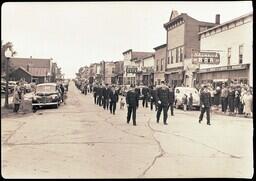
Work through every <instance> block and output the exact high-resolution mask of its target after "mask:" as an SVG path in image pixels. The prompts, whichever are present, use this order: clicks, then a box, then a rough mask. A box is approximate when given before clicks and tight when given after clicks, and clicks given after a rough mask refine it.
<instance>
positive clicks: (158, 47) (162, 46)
mask: <svg viewBox="0 0 256 181" xmlns="http://www.w3.org/2000/svg"><path fill="white" fill-rule="evenodd" d="M166 46H167V44H166V43H165V44H162V45H159V46H157V47H155V48H153V49H154V50H158V49H160V48H164V47H166Z"/></svg>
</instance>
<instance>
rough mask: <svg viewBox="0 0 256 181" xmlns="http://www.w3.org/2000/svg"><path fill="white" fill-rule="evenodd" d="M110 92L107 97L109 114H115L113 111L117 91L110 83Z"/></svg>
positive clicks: (116, 100) (114, 109)
mask: <svg viewBox="0 0 256 181" xmlns="http://www.w3.org/2000/svg"><path fill="white" fill-rule="evenodd" d="M109 90H110V93H109V98H110V106H109V109H110V113H111V114H115V111H116V103H117V102H118V92H117V90H116V89H115V86H114V85H112V88H111V89H110V88H109Z"/></svg>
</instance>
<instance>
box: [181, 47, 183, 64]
mask: <svg viewBox="0 0 256 181" xmlns="http://www.w3.org/2000/svg"><path fill="white" fill-rule="evenodd" d="M182 61H183V47H181V48H180V62H182Z"/></svg>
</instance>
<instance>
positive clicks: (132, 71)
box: [126, 67, 138, 73]
mask: <svg viewBox="0 0 256 181" xmlns="http://www.w3.org/2000/svg"><path fill="white" fill-rule="evenodd" d="M137 71H138V68H137V67H127V68H126V73H136V72H137Z"/></svg>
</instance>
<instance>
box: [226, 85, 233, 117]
mask: <svg viewBox="0 0 256 181" xmlns="http://www.w3.org/2000/svg"><path fill="white" fill-rule="evenodd" d="M234 100H235V90H234V88H233V86H230V87H229V90H228V108H229V113H230V114H231V115H233V114H234Z"/></svg>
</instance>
